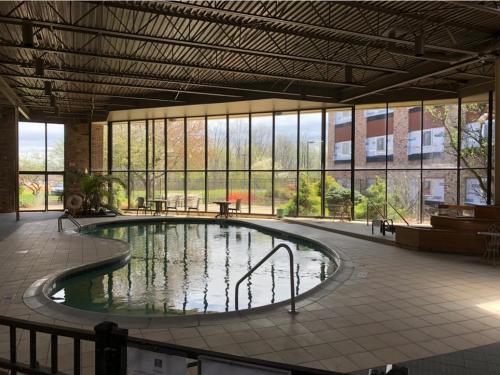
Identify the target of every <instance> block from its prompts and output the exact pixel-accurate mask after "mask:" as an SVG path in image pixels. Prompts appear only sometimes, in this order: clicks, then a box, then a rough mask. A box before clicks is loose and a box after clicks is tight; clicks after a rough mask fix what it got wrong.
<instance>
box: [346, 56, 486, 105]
mask: <svg viewBox="0 0 500 375" xmlns="http://www.w3.org/2000/svg"><path fill="white" fill-rule="evenodd" d="M477 62H478V58H477V57H471V58H469V59H467V60H465V61H463V62H461V63H457V64H454V65H451V66H449V65H444V64H441V65H440V66H434V67H432V66H430V67H429V66H422V67H420V68H419V69H418V70H415V72H414V73H413V74H410V77H408V76H405V77H402V76H399V77H390V78H391V79H386V80H383V81H382V80H378V81H376V82H373V83H372V85H371V87H370V88H369V89H368V90H364V91H362V92H354V91H350V92H347V91H346V92H344V93H341V98H340V100H339V101H340V102H341V103H353V102H355V101H356V100H358V99H362V98H365V97H367V96H371V95H374V94H378V93H381V92H384V91H387V90H390V89H394V88H398V87H401V86H406V85H410V84H413V83H415V82H418V81H420V80H422V79H425V78H430V77H434V76H436V75H439V74H446V73H450V72H454V71H456V70H457V69H461V68H464V67H467V66H469V65H471V64H475V63H477ZM426 65H427V64H426ZM431 69H432V70H431Z"/></svg>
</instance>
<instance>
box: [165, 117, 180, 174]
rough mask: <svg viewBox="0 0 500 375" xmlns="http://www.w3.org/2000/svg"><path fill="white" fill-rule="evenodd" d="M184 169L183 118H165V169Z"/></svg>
mask: <svg viewBox="0 0 500 375" xmlns="http://www.w3.org/2000/svg"><path fill="white" fill-rule="evenodd" d="M181 169H184V119H168V120H167V170H181Z"/></svg>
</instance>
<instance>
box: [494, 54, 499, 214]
mask: <svg viewBox="0 0 500 375" xmlns="http://www.w3.org/2000/svg"><path fill="white" fill-rule="evenodd" d="M494 106H495V116H496V117H498V115H499V114H500V58H497V59H496V61H495V103H494ZM498 130H499V129H498V121H496V130H495V164H497V161H498V160H500V131H498ZM494 168H495V175H494V178H495V204H496V205H500V168H499V166H498V165H494Z"/></svg>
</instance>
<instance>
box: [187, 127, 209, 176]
mask: <svg viewBox="0 0 500 375" xmlns="http://www.w3.org/2000/svg"><path fill="white" fill-rule="evenodd" d="M186 126H187V145H186V147H187V169H190V170H204V169H205V119H204V118H188V119H187V123H186Z"/></svg>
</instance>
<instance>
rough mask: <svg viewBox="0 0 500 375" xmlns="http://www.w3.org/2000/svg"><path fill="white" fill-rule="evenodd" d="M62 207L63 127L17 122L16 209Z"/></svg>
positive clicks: (42, 209)
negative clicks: (17, 172)
mask: <svg viewBox="0 0 500 375" xmlns="http://www.w3.org/2000/svg"><path fill="white" fill-rule="evenodd" d="M63 208H64V125H63V124H47V123H34V122H19V209H20V210H21V211H47V210H62V209H63Z"/></svg>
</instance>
